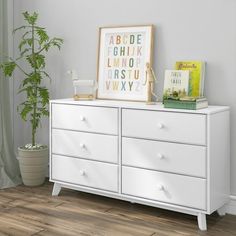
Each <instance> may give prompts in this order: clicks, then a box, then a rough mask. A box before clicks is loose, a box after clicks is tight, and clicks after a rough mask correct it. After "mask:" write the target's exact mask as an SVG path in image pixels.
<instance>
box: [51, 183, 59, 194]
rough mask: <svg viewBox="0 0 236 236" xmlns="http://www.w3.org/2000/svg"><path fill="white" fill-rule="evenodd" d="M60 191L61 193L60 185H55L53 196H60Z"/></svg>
mask: <svg viewBox="0 0 236 236" xmlns="http://www.w3.org/2000/svg"><path fill="white" fill-rule="evenodd" d="M60 191H61V185H60V184H58V183H54V185H53V190H52V196H58V194H59V193H60Z"/></svg>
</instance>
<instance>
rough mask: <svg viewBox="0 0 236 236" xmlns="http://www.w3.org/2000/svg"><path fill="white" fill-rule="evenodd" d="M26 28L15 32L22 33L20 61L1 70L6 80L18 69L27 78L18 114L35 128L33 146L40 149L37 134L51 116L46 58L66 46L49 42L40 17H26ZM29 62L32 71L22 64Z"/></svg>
mask: <svg viewBox="0 0 236 236" xmlns="http://www.w3.org/2000/svg"><path fill="white" fill-rule="evenodd" d="M23 16H24V20H25V24H24V25H23V26H21V27H19V28H17V29H15V30H14V31H13V33H16V32H18V31H20V32H21V33H22V34H21V39H20V43H19V46H18V49H19V52H20V56H19V57H18V58H17V59H13V58H7V60H6V61H5V62H3V63H2V64H0V69H1V70H2V71H3V74H4V75H5V76H6V77H11V76H12V74H13V72H14V70H15V69H16V68H18V69H19V70H20V71H21V72H22V73H23V75H24V79H23V81H22V82H21V83H20V87H19V91H18V92H19V93H24V94H25V95H26V100H25V101H24V102H22V103H21V104H20V105H19V106H18V109H17V110H18V112H19V113H20V116H21V118H22V119H23V120H24V121H28V120H29V121H30V123H31V127H32V146H33V147H35V146H36V140H35V136H36V131H37V128H38V127H39V124H40V120H41V117H42V116H48V115H49V110H48V103H49V91H48V89H47V88H46V87H45V86H43V85H42V81H43V80H44V79H46V78H50V76H49V75H48V73H47V72H46V71H45V65H46V63H45V59H46V57H45V55H46V53H47V52H48V51H49V49H50V48H53V47H57V48H58V49H59V50H60V48H61V45H62V44H63V40H62V39H61V38H55V37H54V38H49V36H48V34H47V32H46V30H45V28H43V27H40V26H38V25H37V20H38V14H37V13H36V12H34V13H33V14H29V13H28V12H24V13H23ZM22 61H23V62H24V63H25V62H26V63H27V64H28V65H29V68H30V69H29V70H27V69H24V68H23V67H21V65H20V64H19V63H20V62H22Z"/></svg>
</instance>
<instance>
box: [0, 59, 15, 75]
mask: <svg viewBox="0 0 236 236" xmlns="http://www.w3.org/2000/svg"><path fill="white" fill-rule="evenodd" d="M0 68H2V69H3V73H4V75H5V76H8V77H11V76H12V74H13V72H14V70H15V68H16V63H15V62H14V61H9V62H4V63H3V64H1V65H0Z"/></svg>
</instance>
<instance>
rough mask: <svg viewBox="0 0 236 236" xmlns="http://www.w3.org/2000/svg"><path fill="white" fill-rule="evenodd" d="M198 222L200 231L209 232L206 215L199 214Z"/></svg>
mask: <svg viewBox="0 0 236 236" xmlns="http://www.w3.org/2000/svg"><path fill="white" fill-rule="evenodd" d="M197 221H198V227H199V229H200V230H203V231H205V230H207V224H206V214H203V213H198V216H197Z"/></svg>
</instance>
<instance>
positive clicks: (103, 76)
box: [97, 26, 153, 101]
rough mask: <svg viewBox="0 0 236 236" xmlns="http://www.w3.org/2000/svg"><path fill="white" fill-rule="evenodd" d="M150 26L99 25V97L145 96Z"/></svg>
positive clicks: (132, 98) (135, 97)
mask: <svg viewBox="0 0 236 236" xmlns="http://www.w3.org/2000/svg"><path fill="white" fill-rule="evenodd" d="M152 28H153V27H152V26H133V27H117V28H100V45H99V63H98V93H97V97H98V98H100V99H117V100H133V101H146V100H147V84H148V83H145V81H146V63H151V56H152V51H151V50H152V31H153V29H152Z"/></svg>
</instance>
